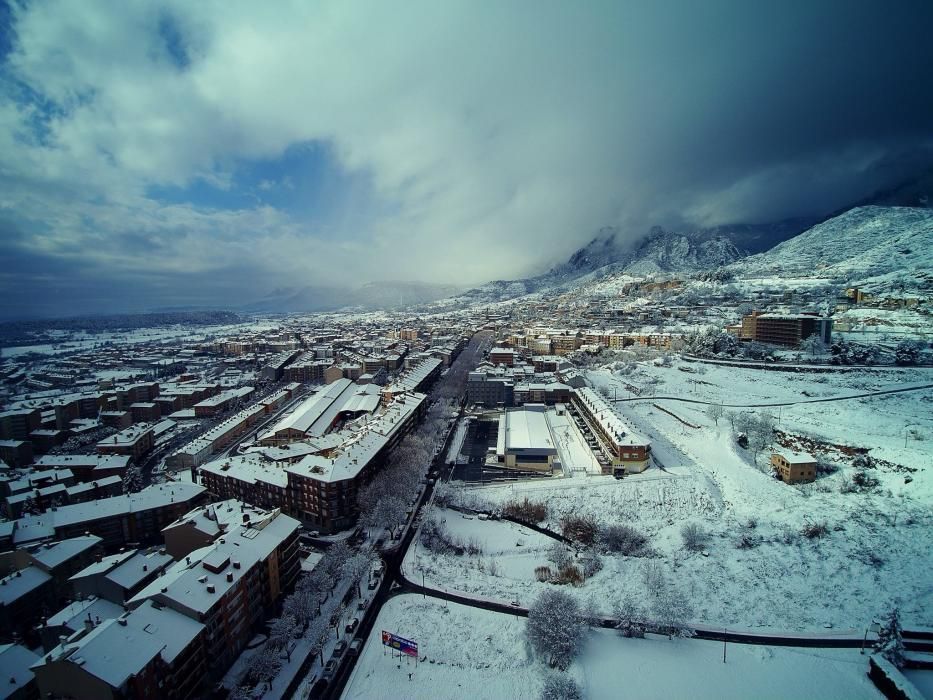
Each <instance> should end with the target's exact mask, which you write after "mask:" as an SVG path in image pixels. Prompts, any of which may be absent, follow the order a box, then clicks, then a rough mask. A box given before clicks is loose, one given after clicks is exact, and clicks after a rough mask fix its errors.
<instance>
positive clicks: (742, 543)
mask: <svg viewBox="0 0 933 700" xmlns="http://www.w3.org/2000/svg"><path fill="white" fill-rule="evenodd" d="M759 544H761V538H760V537H758V536H757V535H753V534H752V533H750V532H743V533H742V534H741V535H739V536H738V539H736V541H735V548H736V549H754V548H755V547H757V546H758V545H759Z"/></svg>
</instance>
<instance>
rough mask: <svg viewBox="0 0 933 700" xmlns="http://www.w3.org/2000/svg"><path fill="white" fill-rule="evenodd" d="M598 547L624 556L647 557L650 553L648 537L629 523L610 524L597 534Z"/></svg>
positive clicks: (603, 550)
mask: <svg viewBox="0 0 933 700" xmlns="http://www.w3.org/2000/svg"><path fill="white" fill-rule="evenodd" d="M598 542H599V549H600V551H602V552H606V553H613V554H621V555H623V556H626V557H647V556H650V555H651V553H652V552H651V549H650V548H649V547H648V538H647V537H645V535H643V534H642V533H640V532H639V531H638V530H636V529H635V528H633V527H630V526H629V525H610V526H609V527H607V528H603V529H602V530H601V531H600V532H599V535H598Z"/></svg>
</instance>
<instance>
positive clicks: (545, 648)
mask: <svg viewBox="0 0 933 700" xmlns="http://www.w3.org/2000/svg"><path fill="white" fill-rule="evenodd" d="M525 629H526V633H527V635H528V641H529V642H530V643H531V646H532V648H533V649H534V650H535V651H536V652H537V653H538V654H540V655H541V656H542V657H544V658H545V660H546V662H547V664H548V665H549V666H552V667H556V668H559V669H561V670H565V669H566V668H567V667H568V666H570V664H571V662H572V661H573V660H574V658H575V657H576V655H577V653H578V652H579V651H580V648H581V646H582V642H583V638H584V636H585V635H586V626H585V625H584V624H583V616H582V614H581V612H580V604H579V603H578V602H577V600H576V598H574V597H573V596H571V595H569V594H567V593H564V592H563V591H558V590H545V591H542V593H541V594H540V595H539V596H538V598H537V599H536V600H535V602H534V603H532V605H531V607H530V608H529V609H528V622H527V625H526V628H525Z"/></svg>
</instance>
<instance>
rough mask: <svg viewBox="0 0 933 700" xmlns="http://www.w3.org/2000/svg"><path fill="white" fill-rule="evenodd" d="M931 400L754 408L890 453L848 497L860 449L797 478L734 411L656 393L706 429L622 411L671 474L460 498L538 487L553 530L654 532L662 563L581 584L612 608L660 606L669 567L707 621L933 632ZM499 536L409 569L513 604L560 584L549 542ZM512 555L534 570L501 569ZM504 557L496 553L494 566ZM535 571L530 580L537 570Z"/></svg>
mask: <svg viewBox="0 0 933 700" xmlns="http://www.w3.org/2000/svg"><path fill="white" fill-rule="evenodd" d="M690 367H691V369H693V368H695V365H690ZM588 377H589V379H590V381H591V382H592V383H593V384H594V385H596V386H597V387H599V386H605V387H608V388H610V389H611V388H612V387H615V388H616V389H617V391H618V393H619V395H620V396H621V395H623V391H624V384H629V385H635V386H639V385H640V384H641V385H644V386H648V385H650V384H651V382H652V380H656V381H657V390H656V393H657V394H658V395H665V396H686V397H691V398H695V399H698V400H703V401H712V402H723V403H734V404H740V403H741V404H759V403H777V402H786V401H796V400H801V399H808V398H818V397H834V396H848V395H852V394H858V393H866V392H871V391H877V390H881V389H888V388H891V387H894V386H910V385H918V384H923V383H928V382H930V381H931V380H933V372H931V371H930V370H897V369H889V370H880V371H872V372H868V373H846V374H832V375H827V374H822V375H796V374H787V373H783V372H780V373H779V372H767V371H754V370H743V369H736V368H726V367H708V368H705V371H704V372H703V373H702V374H700V373H696V372H693V373H688V372H682V371H680V370H678V369H677V368H676V367H672V368H664V367H654V366H650V365H649V366H640V369H638V370H636V371H635V372H634V373H632V372H630V373H627V374H626V375H625V376H624V377H620V376H617V375H615V374H613V373H611V372H609V371H596V372H590V373H589V374H588ZM804 392H807V394H809V396H807V395H805V394H804ZM625 395H626V396H627V394H625ZM931 399H933V390H923V391H917V392H910V393H904V394H893V395H888V396H883V397H873V398H866V399H853V400H849V401H840V402H830V403H811V404H797V405H793V406H785V407H782V408H776V407H775V408H768V409H748V410H757V411H768V412H770V413H772V414H773V416H774V419H775V421H779V423H778V425H777V427H778V429H779V430H781V431H785V432H786V433H787V434H788V435H789V436H791V437H793V438H795V439H796V437H795V436H797V437H799V436H804V437H807V438H809V439H813V440H816V443H808V444H810V445H812V444H819V443H821V442H825V443H830V444H832V445H838V446H843V447H845V446H849V447H863V448H870V452H869V454H870V455H872V456H873V457H875V458H877V459H880V460H886V463H885V464H882V465H880V466H879V467H878V468H877V469H872V470H870V473H871V474H872V476H874V477H875V478H877V479H878V481H879V482H880V483H879V485H878V486H877V487H876V488H874V489H870V490H867V491H855V492H846V489H845V488H844V485H845V484H846V483H847V482H849V481H850V480H851V475H852V473H853V471H854V470H853V468H852V466H851V464H850V461H851V458H850V457H848V456H846V455H845V454H843V453H842V452H840V451H838V450H837V449H835V448H829V449H828V451H827V453H826V455H825V456H826V457H827V458H829V459H830V460H832V461H835V462H836V464H837V465H838V466H839V467H840V469H839V471H838V472H837V473H835V474H832V475H829V476H825V477H821V478H819V479H818V480H817V481H816V482H815V483H813V484H808V485H798V486H789V485H786V484H784V483H782V482H780V481H778V480H776V479H774V478H773V477H772V476H771V475H770V474H769V473H768V469H767V466H766V464H767V459H768V454H769V452H768V451H762V454H760V455H759V456H758V459H757V461H756V460H755V459H754V457H753V454H752V452H751V451H748V450H744V449H742V448H741V447H738V446H737V445H736V443H735V441H734V439H733V437H732V431H731V428H730V425H729V421H728V419H726V418H721V419H719V421H718V424H717V423H716V422H715V421H714V420H713V419H712V418H710V417H708V416H707V414H706V409H707V407H706V406H705V405H696V404H687V403H682V402H675V401H663V400H661V399H657V400H656V402H657V404H658V405H659V406H663V407H664V408H666V409H668V410H670V411H672V412H673V413H675V414H676V415H677V416H679V417H680V418H682V419H683V420H685V421H686V422H688V423H691V424H693V425H697V426H699V428H697V429H694V428H690V427H687V426H685V425H684V424H683V423H681V422H679V421H678V420H677V419H676V418H675V417H673V416H671V415H669V414H667V413H664V412H662V411H660V410H658V409H657V408H655V407H654V406H652V403H654V402H655V401H645V402H635V403H622V404H620V409H619V411H620V414H621V415H622V417H623V418H624V419H625V420H626V421H627V422H629V423H630V425H631V426H632V427H633V428H634V429H636V430H638V431H639V432H641V433H643V434H644V435H646V436H647V437H649V438H650V439H651V441H652V449H653V450H654V452H655V454H656V456H657V457H658V458H659V459H660V461H661V462H662V463H663V464H664V465H665V467H666V471H661V470H659V469H658V468H657V467H654V466H653V467H651V468H650V469H649V470H648V471H646V472H645V473H644V474H641V475H637V476H631V477H626V478H625V479H624V480H622V481H616V480H614V479H611V478H608V477H587V476H575V477H574V478H570V479H550V480H542V481H535V482H533V483H532V482H524V483H517V484H510V485H503V484H498V485H489V486H479V487H459V488H457V489H456V490H455V491H454V495H455V496H456V497H458V498H459V499H460V502H461V503H463V504H464V505H469V506H479V507H495V506H496V505H501V504H502V503H505V502H507V501H510V500H521V499H523V498H525V497H528V498H529V499H531V500H532V501H540V502H543V503H545V504H547V506H548V509H549V512H548V518H547V521H546V522H545V524H546V525H548V526H549V527H551V528H552V529H555V530H556V529H559V521H560V519H561V517H562V516H564V515H569V514H577V515H580V514H583V515H590V516H592V517H593V518H595V519H596V520H597V521H598V522H600V523H601V524H603V525H612V524H627V525H631V526H633V527H635V528H636V529H638V530H639V531H641V532H642V533H643V534H645V535H646V536H647V537H648V538H649V544H650V546H651V548H652V549H653V550H654V552H655V556H654V557H650V558H633V557H624V556H616V555H606V556H604V557H603V564H604V568H603V570H602V571H600V572H598V573H596V574H595V575H594V576H593V577H592V578H590V579H588V580H587V581H586V582H585V584H584V585H583V586H581V587H578V588H569V589H568V590H570V591H571V592H572V593H574V594H575V595H577V596H580V597H581V599H582V600H584V601H593V602H594V604H596V605H597V607H598V608H599V609H600V610H602V611H603V612H606V613H610V612H611V610H612V606H613V605H614V604H615V602H617V601H618V599H619V598H620V597H621V595H622V593H623V592H626V593H631V594H632V595H633V596H634V597H635V598H636V600H640V601H641V602H642V603H647V602H648V597H647V592H646V582H647V580H648V578H649V576H648V572H647V569H649V568H650V567H651V566H652V565H653V564H658V565H660V567H661V569H662V574H663V576H664V577H665V578H666V579H667V580H668V581H669V582H670V583H672V584H673V585H675V586H678V587H679V588H681V589H682V590H683V592H684V593H686V594H687V595H688V597H689V598H690V599H691V601H692V604H693V608H694V610H693V618H692V619H693V621H695V622H698V623H708V624H711V625H714V626H715V625H729V626H734V627H739V628H747V629H759V628H768V629H773V630H781V631H788V632H826V631H827V628H830V627H831V628H832V629H833V632H840V631H842V630H852V631H856V632H859V631H863V630H864V629H865V626H866V625H867V624H868V623H869V621H870V620H871V619H872V618H873V617H877V616H878V615H879V614H881V613H882V612H883V611H884V610H885V609H886V608H888V607H889V606H891V605H892V604H898V605H899V606H900V608H901V611H902V615H903V618H904V620H905V624H906V625H907V626H908V627H910V626H913V625H924V626H930V625H933V579H931V578H930V575H929V572H930V571H933V546H931V545H933V534H931V533H933V529H931V528H933V464H931V459H933V411H931V410H930V408H931V407H933V401H931ZM735 410H740V409H735ZM905 426H907V428H906V431H905ZM905 437H906V441H905ZM905 443H906V446H905ZM898 465H899V466H898ZM905 468H909V469H911V470H915V471H905ZM458 518H459V516H456V515H455V516H454V517H452V518H447V525H448V527H452V528H453V529H454V530H455V531H456V532H460V531H464V532H465V530H464V529H463V528H464V523H470V522H472V521H463V520H462V518H459V519H458ZM824 522H825V524H826V526H827V531H826V533H825V534H824V535H823V536H822V537H814V538H809V537H806V536H804V535H803V534H802V530H803V529H804V528H805V527H809V526H811V525H813V524H815V523H824ZM687 523H693V524H697V525H700V526H701V527H702V528H703V529H704V530H705V531H706V532H707V533H708V534H709V540H708V543H707V544H706V546H705V549H706V556H704V555H703V554H701V553H692V552H688V551H687V550H686V549H685V548H684V547H683V544H682V537H681V529H682V527H683V526H684V525H685V524H687ZM483 526H484V527H485V528H487V529H491V528H498V527H503V526H504V524H503V523H496V522H487V523H483ZM470 527H478V525H472V526H470ZM476 536H479V535H478V534H477V535H476ZM489 541H490V542H492V543H495V544H494V545H491V546H490V547H489V552H495V554H494V556H492V555H491V554H490V553H486V552H485V551H484V552H483V553H482V554H479V555H475V556H469V555H463V556H455V555H443V556H433V555H432V556H428V555H427V553H425V552H423V551H422V550H420V549H417V548H416V549H414V550H413V552H412V553H411V555H410V557H409V559H408V560H406V567H416V568H418V569H423V570H424V571H425V572H426V579H433V580H434V582H435V583H436V585H438V587H440V586H445V587H450V586H453V585H454V582H456V588H457V589H458V590H462V591H463V592H466V593H469V594H471V595H477V596H483V597H490V598H497V599H499V600H512V599H516V598H517V599H520V600H521V601H522V602H523V603H524V602H525V601H528V600H531V599H533V598H534V597H535V596H536V595H537V592H539V591H540V590H543V589H544V588H546V587H547V586H549V585H550V584H546V583H539V582H537V581H536V580H535V579H534V576H533V569H534V562H533V561H532V560H534V559H536V558H537V563H538V564H539V565H540V564H547V563H548V562H547V561H546V556H545V555H546V553H545V552H544V551H541V550H537V551H536V550H535V549H534V548H531V549H526V548H525V547H524V546H523V547H515V548H513V551H512V552H511V553H509V552H508V551H505V550H502V551H500V549H499V546H500V545H501V544H502V543H505V544H508V541H507V538H505V537H504V536H500V535H499V534H492V535H489ZM740 544H741V545H742V546H739V545H740ZM512 557H516V559H515V561H516V562H517V561H521V562H522V564H521V566H518V565H512V564H509V566H504V565H503V566H500V565H499V564H500V563H501V562H509V561H510V560H511V558H512ZM490 560H494V561H495V562H496V566H494V567H493V573H490V566H489V561H490ZM529 568H530V569H531V571H532V574H531V575H529V576H527V578H526V577H525V572H527V571H528V570H529ZM413 578H414V577H413ZM789 601H793V602H792V604H790V603H789Z"/></svg>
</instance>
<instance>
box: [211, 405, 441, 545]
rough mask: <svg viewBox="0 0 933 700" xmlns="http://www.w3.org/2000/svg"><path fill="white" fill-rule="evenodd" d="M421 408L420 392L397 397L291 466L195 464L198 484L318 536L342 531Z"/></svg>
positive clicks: (259, 460) (246, 461)
mask: <svg viewBox="0 0 933 700" xmlns="http://www.w3.org/2000/svg"><path fill="white" fill-rule="evenodd" d="M425 410H426V397H425V396H424V395H423V394H418V393H408V394H402V395H400V396H399V397H398V398H396V399H395V400H394V401H392V403H390V404H389V405H387V406H384V407H383V408H382V409H381V412H379V413H376V414H374V415H373V417H372V418H371V419H370V420H369V421H368V422H367V423H366V424H365V425H364V426H362V427H359V428H356V429H353V430H347V431H341V432H338V433H332V434H330V435H326V436H324V437H325V438H330V439H331V440H333V439H336V438H340V443H339V446H336V447H335V446H333V443H328V444H327V445H326V447H322V448H321V450H320V452H319V453H317V454H309V455H306V456H304V457H302V458H301V459H300V460H298V461H297V462H294V463H289V462H287V461H284V462H274V461H272V460H270V459H268V458H267V457H263V456H262V455H260V454H250V455H241V456H236V457H231V458H228V459H221V460H215V461H213V462H209V463H207V464H205V465H203V466H201V468H200V470H199V472H200V475H201V483H202V484H204V486H205V487H207V488H208V489H209V490H210V492H211V493H212V494H214V495H216V496H217V497H219V498H222V499H229V498H235V499H238V500H242V501H246V502H248V503H253V504H256V505H258V506H261V507H263V508H275V507H281V508H282V509H283V510H284V511H285V512H287V513H289V514H290V515H293V516H294V517H296V518H299V519H301V520H302V521H303V522H305V523H308V524H309V525H311V526H312V527H313V528H314V529H316V530H319V531H322V532H334V531H338V530H343V529H346V528H348V527H350V526H352V525H353V523H354V522H355V521H356V517H357V515H358V508H357V502H356V497H357V492H358V490H359V488H360V487H361V486H362V484H363V483H365V482H366V481H367V480H368V479H369V476H370V474H371V473H372V472H373V471H374V470H375V469H377V468H378V467H379V466H381V464H382V461H383V460H384V458H385V456H386V455H387V454H388V453H389V452H390V451H391V450H392V448H394V447H395V446H396V445H397V444H398V443H399V441H400V440H401V439H402V438H403V437H404V436H405V435H406V434H407V433H408V432H410V431H411V429H412V428H413V427H414V425H415V424H416V423H417V421H418V420H419V419H420V418H421V417H422V416H423V414H424V411H425ZM312 424H313V423H312ZM311 442H314V440H312V441H311ZM301 444H303V443H296V442H293V443H291V444H290V445H289V446H290V447H291V446H292V445H301Z"/></svg>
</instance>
